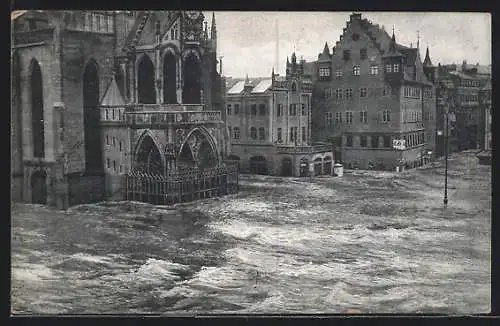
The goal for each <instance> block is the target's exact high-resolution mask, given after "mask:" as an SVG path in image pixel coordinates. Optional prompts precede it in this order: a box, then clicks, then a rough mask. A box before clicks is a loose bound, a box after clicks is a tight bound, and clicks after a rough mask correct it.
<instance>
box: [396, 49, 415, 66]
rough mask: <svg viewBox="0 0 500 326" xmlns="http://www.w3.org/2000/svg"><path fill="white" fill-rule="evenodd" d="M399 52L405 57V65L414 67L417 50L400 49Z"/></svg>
mask: <svg viewBox="0 0 500 326" xmlns="http://www.w3.org/2000/svg"><path fill="white" fill-rule="evenodd" d="M399 52H400V53H401V54H403V56H404V57H406V65H414V64H415V62H416V61H417V52H418V49H414V48H413V49H412V48H404V49H403V48H400V50H399Z"/></svg>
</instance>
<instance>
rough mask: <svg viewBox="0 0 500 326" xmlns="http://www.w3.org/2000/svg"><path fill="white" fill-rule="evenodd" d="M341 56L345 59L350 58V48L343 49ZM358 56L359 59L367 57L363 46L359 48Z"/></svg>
mask: <svg viewBox="0 0 500 326" xmlns="http://www.w3.org/2000/svg"><path fill="white" fill-rule="evenodd" d="M342 58H343V59H344V60H345V61H348V60H350V59H351V50H344V52H343V55H342ZM359 58H360V59H361V60H366V59H367V58H368V51H367V50H366V49H365V48H363V49H360V50H359Z"/></svg>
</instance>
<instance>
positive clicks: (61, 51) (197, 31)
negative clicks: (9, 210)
mask: <svg viewBox="0 0 500 326" xmlns="http://www.w3.org/2000/svg"><path fill="white" fill-rule="evenodd" d="M216 44H217V29H216V24H215V17H214V16H213V17H212V24H211V28H210V30H209V28H208V23H207V22H205V17H204V15H203V14H202V13H201V12H197V11H192V12H181V11H158V12H148V11H138V12H124V11H121V12H117V11H95V12H94V11H26V12H23V13H21V14H18V15H16V17H15V19H13V41H12V45H11V51H12V63H13V64H12V77H13V78H12V83H13V95H12V124H11V125H12V128H11V130H12V131H11V133H12V161H11V166H12V197H13V199H14V200H16V199H17V200H21V199H22V200H24V201H26V202H36V203H47V204H52V205H56V204H57V205H61V206H67V204H64V203H63V204H61V201H63V202H65V203H67V202H69V204H76V203H81V202H89V201H95V200H102V199H103V198H106V197H110V196H113V195H117V196H118V198H123V193H124V191H123V190H124V188H125V186H124V184H125V179H126V175H129V174H130V173H133V172H134V173H135V172H140V173H142V174H141V175H146V174H151V175H152V174H155V175H163V176H166V175H170V174H172V173H177V172H179V171H180V170H182V169H185V168H192V167H200V168H209V167H210V168H212V167H214V168H218V167H221V166H223V165H224V163H223V160H224V158H225V155H226V154H227V148H226V145H227V144H226V138H225V137H224V136H225V127H224V125H223V121H222V117H221V110H222V109H223V108H224V104H223V94H222V93H221V90H222V81H221V78H220V75H219V74H218V73H217V69H216V65H217V59H216V52H217V48H216ZM127 184H128V183H127ZM127 187H128V186H127ZM139 188H140V187H139ZM141 189H142V188H141ZM142 190H144V189H142ZM183 191H184V190H182V189H181V190H179V193H180V194H181V195H183V194H184V193H183ZM158 194H159V193H158ZM161 195H162V194H161Z"/></svg>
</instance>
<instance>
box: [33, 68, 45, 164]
mask: <svg viewBox="0 0 500 326" xmlns="http://www.w3.org/2000/svg"><path fill="white" fill-rule="evenodd" d="M30 87H31V130H32V137H33V139H32V140H33V156H34V157H38V158H43V157H44V156H45V126H44V116H43V83H42V70H41V69H40V65H39V64H38V61H36V60H35V59H33V60H32V61H31V76H30Z"/></svg>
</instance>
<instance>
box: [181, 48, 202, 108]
mask: <svg viewBox="0 0 500 326" xmlns="http://www.w3.org/2000/svg"><path fill="white" fill-rule="evenodd" d="M200 68H201V67H200V62H199V60H198V58H197V57H196V55H195V54H194V53H189V54H188V55H187V57H186V58H185V59H184V64H183V71H182V73H183V78H184V86H183V88H182V102H183V103H185V104H200V103H201V95H200V90H201V82H200V79H201V69H200Z"/></svg>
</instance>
